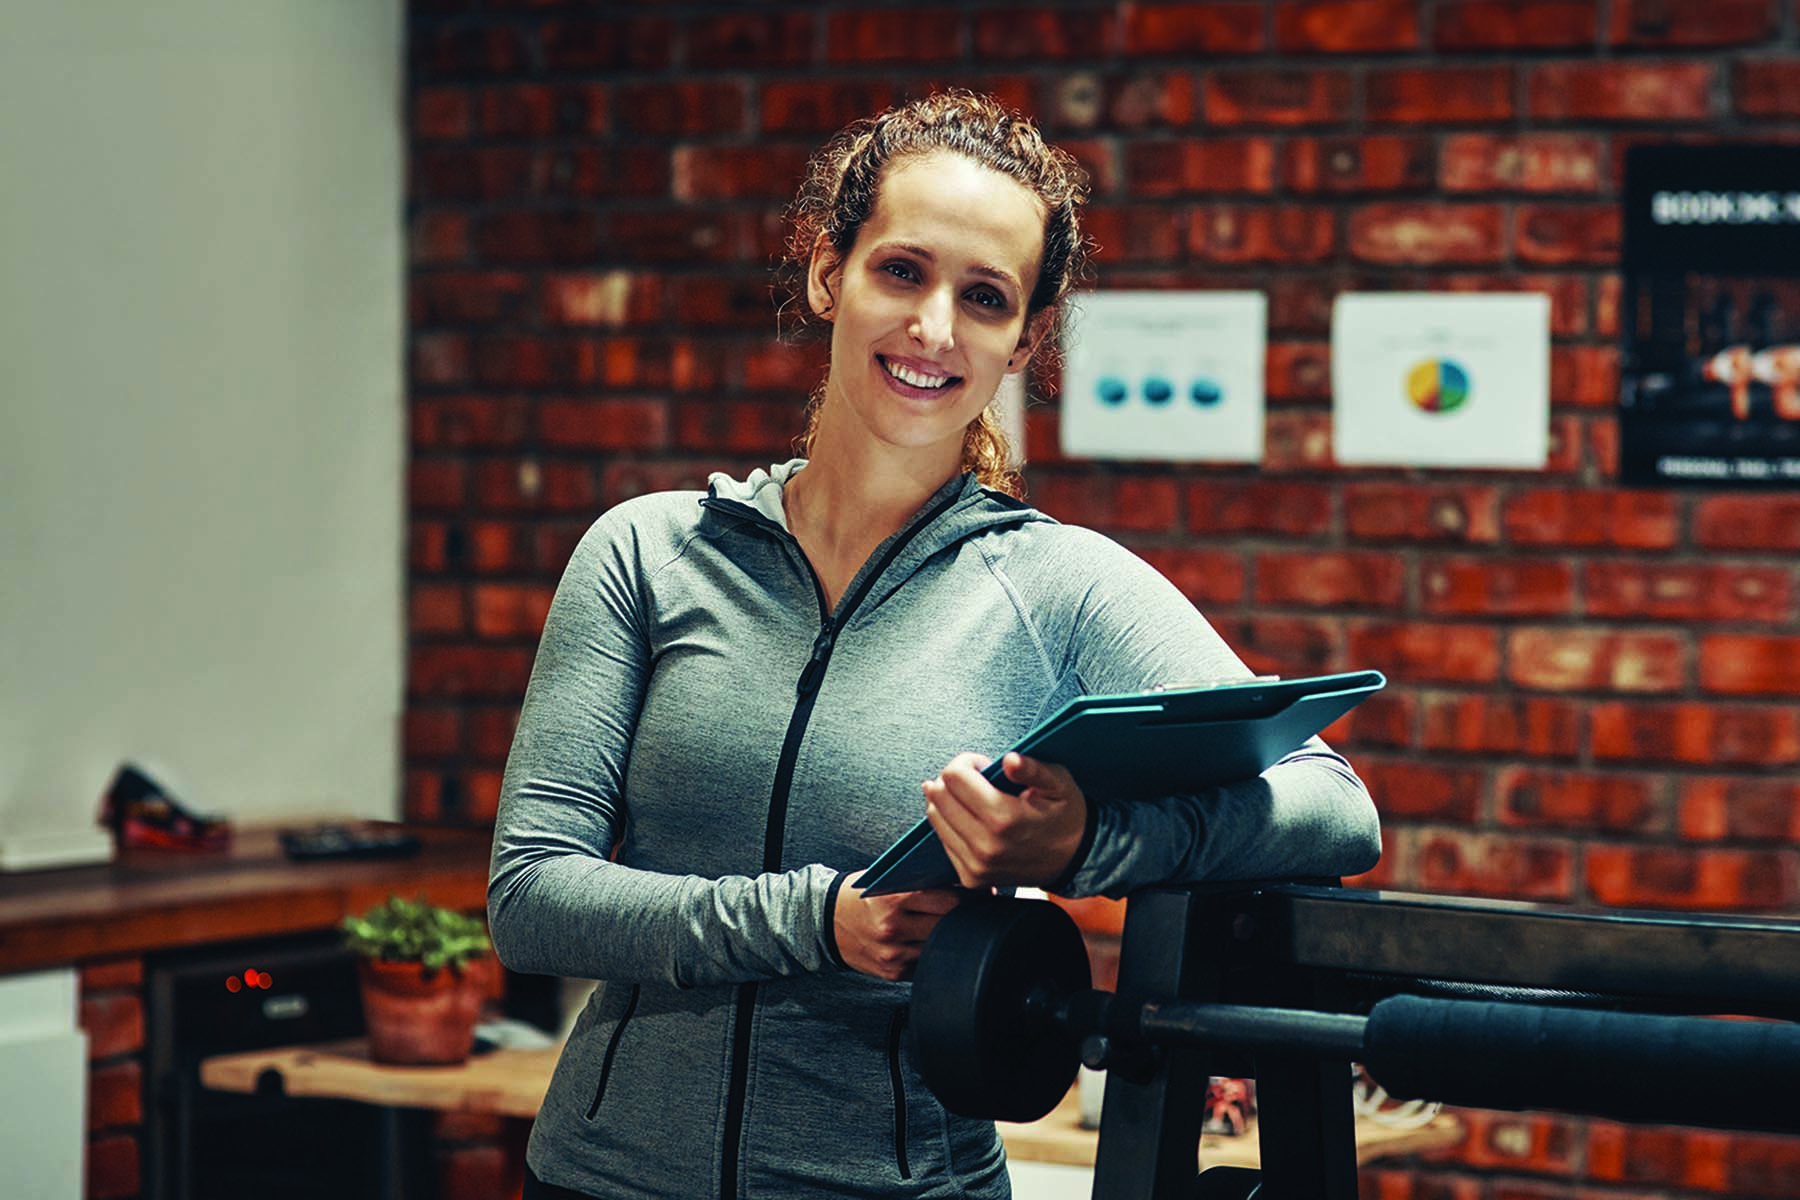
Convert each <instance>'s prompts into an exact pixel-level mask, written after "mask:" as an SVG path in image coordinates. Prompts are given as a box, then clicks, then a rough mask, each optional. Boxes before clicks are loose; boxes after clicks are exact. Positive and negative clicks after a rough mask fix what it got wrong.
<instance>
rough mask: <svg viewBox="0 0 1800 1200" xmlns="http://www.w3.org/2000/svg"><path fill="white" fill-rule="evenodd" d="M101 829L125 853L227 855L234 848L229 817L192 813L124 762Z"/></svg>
mask: <svg viewBox="0 0 1800 1200" xmlns="http://www.w3.org/2000/svg"><path fill="white" fill-rule="evenodd" d="M100 824H102V825H105V826H107V827H108V828H110V829H111V830H112V831H113V840H114V843H115V844H116V845H117V846H118V847H119V848H120V849H121V850H123V849H127V848H131V847H138V846H150V847H155V848H156V849H159V850H223V849H225V848H226V847H227V846H229V845H231V822H230V821H229V820H228V819H227V818H225V817H217V816H210V815H206V814H202V813H194V812H189V811H188V810H187V809H186V808H185V807H183V806H182V804H181V802H180V801H178V800H176V799H175V797H173V796H172V795H170V794H169V791H168V789H167V788H165V787H163V786H162V785H161V784H159V783H157V782H156V781H155V780H154V779H152V778H150V776H148V775H146V774H145V773H144V772H143V771H142V770H140V769H139V768H138V767H135V766H133V765H132V764H131V763H124V764H123V765H121V766H120V767H119V770H118V773H117V774H115V775H114V776H113V780H112V783H111V785H110V786H108V787H107V789H106V795H105V796H103V797H101V800H100Z"/></svg>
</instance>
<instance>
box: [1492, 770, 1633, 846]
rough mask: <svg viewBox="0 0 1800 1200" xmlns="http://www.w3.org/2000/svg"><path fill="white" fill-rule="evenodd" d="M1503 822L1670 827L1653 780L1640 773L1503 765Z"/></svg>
mask: <svg viewBox="0 0 1800 1200" xmlns="http://www.w3.org/2000/svg"><path fill="white" fill-rule="evenodd" d="M1494 790H1495V793H1496V795H1497V796H1498V798H1499V808H1498V815H1499V820H1500V823H1501V824H1502V825H1510V826H1518V827H1529V828H1545V829H1569V830H1580V831H1586V832H1596V833H1651V832H1656V831H1658V830H1661V829H1662V828H1664V827H1666V824H1667V822H1666V820H1665V818H1664V817H1663V815H1662V813H1661V812H1660V811H1659V809H1658V806H1657V803H1656V793H1655V788H1654V784H1653V781H1652V780H1651V779H1650V778H1648V777H1646V776H1637V775H1595V774H1588V773H1584V772H1576V771H1546V770H1542V769H1540V768H1535V767H1517V766H1509V767H1502V768H1501V769H1500V772H1499V774H1498V775H1497V776H1496V777H1495V781H1494Z"/></svg>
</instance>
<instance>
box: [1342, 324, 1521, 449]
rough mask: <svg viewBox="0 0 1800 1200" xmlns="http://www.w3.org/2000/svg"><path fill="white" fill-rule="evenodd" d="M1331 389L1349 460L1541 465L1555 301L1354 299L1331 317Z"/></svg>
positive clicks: (1344, 447)
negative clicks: (1552, 310) (1551, 302)
mask: <svg viewBox="0 0 1800 1200" xmlns="http://www.w3.org/2000/svg"><path fill="white" fill-rule="evenodd" d="M1331 383H1332V396H1333V400H1332V404H1333V409H1332V451H1333V454H1334V456H1335V457H1336V459H1337V461H1338V462H1340V463H1343V464H1345V465H1349V466H1407V467H1504V468H1515V469H1530V468H1542V467H1543V466H1544V463H1545V461H1546V459H1547V457H1548V455H1549V450H1550V299H1549V297H1547V296H1542V295H1538V294H1535V293H1508V294H1488V293H1481V294H1469V293H1440V292H1379V293H1354V292H1352V293H1345V294H1343V295H1340V296H1339V297H1338V298H1337V301H1336V303H1335V305H1334V306H1333V309H1332V318H1331Z"/></svg>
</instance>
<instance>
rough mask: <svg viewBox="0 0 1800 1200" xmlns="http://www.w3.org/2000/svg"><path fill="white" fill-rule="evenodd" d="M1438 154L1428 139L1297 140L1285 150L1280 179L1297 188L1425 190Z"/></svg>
mask: <svg viewBox="0 0 1800 1200" xmlns="http://www.w3.org/2000/svg"><path fill="white" fill-rule="evenodd" d="M1436 162H1437V153H1436V149H1435V148H1434V147H1433V145H1432V143H1431V140H1430V139H1429V138H1423V137H1413V136H1410V135H1397V134H1382V135H1377V136H1375V137H1332V138H1294V139H1292V140H1291V141H1289V142H1288V143H1287V145H1286V146H1285V147H1283V150H1282V167H1281V177H1282V182H1283V183H1285V184H1286V185H1287V187H1288V188H1290V189H1292V190H1293V191H1296V192H1328V193H1333V194H1345V193H1353V192H1422V191H1427V190H1429V189H1430V187H1431V185H1432V180H1433V177H1434V174H1435V171H1436Z"/></svg>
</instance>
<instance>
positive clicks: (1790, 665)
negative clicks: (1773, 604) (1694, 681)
mask: <svg viewBox="0 0 1800 1200" xmlns="http://www.w3.org/2000/svg"><path fill="white" fill-rule="evenodd" d="M1700 687H1701V688H1702V690H1704V691H1708V692H1714V693H1720V694H1724V695H1734V696H1800V637H1773V636H1752V635H1748V634H1714V635H1712V636H1710V637H1703V638H1701V639H1700Z"/></svg>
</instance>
